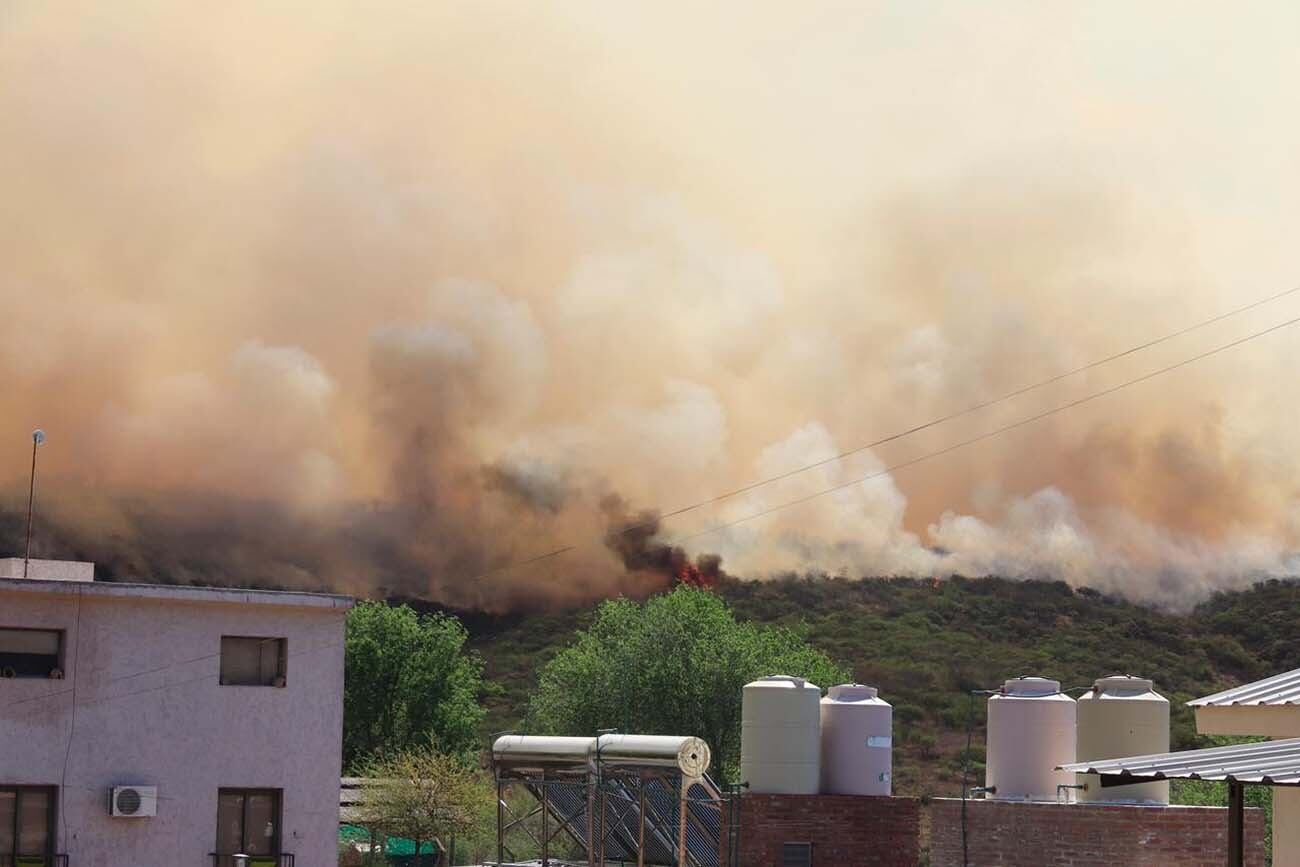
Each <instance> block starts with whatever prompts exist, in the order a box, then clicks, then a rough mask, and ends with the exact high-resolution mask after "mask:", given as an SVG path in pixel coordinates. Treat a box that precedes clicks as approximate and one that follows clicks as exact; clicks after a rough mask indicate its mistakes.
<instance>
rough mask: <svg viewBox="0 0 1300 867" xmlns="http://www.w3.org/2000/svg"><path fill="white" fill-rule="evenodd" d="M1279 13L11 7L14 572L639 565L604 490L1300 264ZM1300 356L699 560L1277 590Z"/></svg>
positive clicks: (1092, 419) (685, 529)
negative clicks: (76, 560)
mask: <svg viewBox="0 0 1300 867" xmlns="http://www.w3.org/2000/svg"><path fill="white" fill-rule="evenodd" d="M1296 33H1300V7H1297V6H1296V4H1294V3H1284V2H1278V3H1245V4H1237V5H1234V7H1233V8H1232V11H1231V14H1225V10H1224V7H1223V6H1222V4H1209V3H1189V2H1178V3H1173V2H1170V3H1156V2H1147V3H1142V4H1131V3H1118V2H1115V3H1107V2H1098V3H1088V4H1079V3H1049V2H1035V3H1002V4H969V3H923V2H910V3H894V4H883V3H865V2H853V3H848V2H843V3H834V2H820V3H819V2H806V3H801V4H789V3H776V2H771V3H761V2H746V3H711V4H698V3H691V4H687V3H670V2H655V3H642V4H630V3H608V2H592V3H578V2H556V3H547V4H538V3H528V2H483V0H477V2H473V3H443V2H418V3H417V2H405V3H395V2H375V3H368V4H356V3H340V2H335V0H316V2H312V3H303V2H280V3H257V4H253V3H236V4H225V5H222V6H221V7H220V8H208V7H204V8H200V7H198V6H194V5H192V4H175V3H162V2H150V3H145V2H130V0H119V2H115V3H112V4H104V3H91V2H86V3H75V2H64V3H46V2H33V0H14V2H10V3H7V4H5V6H4V8H3V10H0V263H2V265H0V376H2V381H3V383H4V385H3V388H0V484H2V485H3V490H4V491H5V492H6V493H5V499H4V502H5V503H7V504H8V508H9V509H10V510H13V509H15V508H18V509H21V507H22V505H23V502H22V501H23V498H24V497H25V494H26V472H27V461H28V458H29V454H28V449H29V439H28V435H29V433H30V430H31V429H32V428H33V427H35V426H37V425H40V426H43V427H44V428H45V429H46V430H47V431H48V432H49V435H50V442H49V444H48V446H46V447H45V449H44V450H43V452H42V457H41V460H42V486H41V494H42V501H41V502H42V507H43V508H42V514H43V521H45V522H46V524H45V525H43V529H44V533H43V535H41V537H40V542H39V544H40V545H41V546H43V547H41V550H42V551H44V552H45V553H49V554H57V555H65V556H71V555H76V556H95V557H98V558H100V559H102V560H106V561H107V562H109V563H111V564H113V569H114V571H115V573H117V574H140V575H144V576H146V577H150V578H169V577H170V578H173V579H175V580H252V578H251V577H250V576H254V577H256V578H258V579H265V580H273V581H277V582H280V583H294V584H304V585H321V584H326V585H329V586H336V587H341V588H344V589H359V588H364V587H366V586H367V585H382V586H384V587H388V588H401V589H405V590H413V591H415V592H421V593H426V594H428V595H431V596H433V597H435V598H439V599H443V600H445V601H449V602H454V603H456V604H470V605H484V606H503V605H511V604H531V603H532V602H535V601H541V600H546V599H553V600H559V601H570V600H579V599H585V598H589V597H591V596H593V595H600V594H603V593H608V592H615V591H618V590H635V589H639V588H644V587H645V586H648V585H647V583H646V582H647V581H648V580H650V579H647V578H645V576H638V575H635V574H633V575H628V574H624V569H623V566H622V564H620V563H618V562H617V561H616V558H615V557H614V556H613V555H612V554H611V553H610V552H608V551H607V550H605V547H604V546H603V545H602V538H603V536H604V534H605V532H606V530H607V528H608V527H609V526H610V525H611V523H613V524H614V525H617V523H618V521H619V520H621V519H623V518H624V517H625V516H626V515H627V514H635V513H637V512H639V511H640V510H643V509H654V508H659V509H661V510H667V509H671V508H673V507H675V506H680V505H683V504H686V503H691V502H694V501H697V500H700V499H705V498H708V497H710V496H712V495H714V494H717V493H720V492H722V491H726V490H730V489H732V488H735V487H737V486H739V485H742V484H745V483H747V482H749V481H752V480H754V479H758V478H762V477H764V476H767V475H771V474H775V473H779V472H782V471H784V470H788V469H790V468H793V467H798V466H801V465H804V464H806V463H809V462H811V461H815V460H818V459H820V458H823V457H826V456H829V455H834V454H836V453H837V452H839V451H841V450H843V449H846V448H851V447H854V446H857V445H859V444H862V443H864V442H869V441H872V440H874V439H876V438H878V437H880V436H883V435H887V434H890V433H893V432H894V431H896V430H898V429H902V428H907V427H909V426H911V425H912V424H915V423H918V422H922V421H925V420H927V419H929V418H932V417H935V416H938V415H943V414H946V413H948V412H950V411H952V410H954V409H960V408H963V407H965V406H969V405H971V404H974V403H978V402H980V401H983V400H987V399H989V398H991V397H995V396H997V395H999V394H1001V393H1003V392H1006V391H1008V390H1011V389H1014V388H1017V387H1019V386H1021V385H1024V384H1027V383H1030V382H1034V381H1036V380H1039V379H1043V378H1046V377H1049V376H1052V375H1055V374H1058V373H1060V372H1063V371H1065V370H1069V369H1071V368H1073V367H1075V366H1077V365H1079V364H1082V363H1086V362H1088V361H1091V360H1093V359H1095V358H1098V357H1102V356H1105V355H1108V354H1109V353H1111V352H1114V351H1117V350H1121V349H1124V348H1126V347H1128V346H1130V345H1132V344H1134V343H1138V342H1141V341H1142V340H1144V339H1147V338H1150V337H1155V336H1159V335H1161V334H1164V333H1167V332H1171V331H1174V330H1177V329H1179V328H1182V327H1185V326H1187V325H1190V324H1193V323H1195V322H1197V321H1199V320H1202V319H1205V318H1208V317H1210V316H1213V315H1216V314H1218V313H1220V312H1222V311H1224V310H1228V309H1231V308H1233V307H1236V306H1240V305H1241V304H1244V303H1247V302H1249V301H1253V300H1255V299H1257V298H1260V297H1264V296H1267V295H1271V294H1273V293H1276V292H1279V291H1282V290H1285V289H1288V288H1291V287H1293V286H1296V285H1300V274H1298V271H1297V269H1296V268H1295V267H1294V264H1293V262H1292V260H1293V259H1294V257H1295V248H1296V245H1295V242H1294V241H1293V237H1294V235H1295V226H1296V225H1297V224H1298V223H1300V160H1297V158H1296V154H1298V153H1300V113H1297V112H1296V111H1295V109H1294V105H1295V98H1296V93H1295V91H1296V87H1297V85H1296V82H1300V53H1298V52H1296V51H1295V47H1294V39H1295V34H1296ZM1294 316H1300V295H1296V296H1291V297H1290V298H1288V299H1285V300H1283V301H1279V302H1276V303H1274V304H1271V305H1268V306H1266V307H1262V308H1260V309H1258V310H1255V311H1253V312H1251V313H1250V314H1247V315H1244V316H1241V317H1239V318H1236V319H1233V320H1231V321H1227V322H1224V323H1220V324H1218V325H1216V326H1214V327H1213V328H1210V329H1206V330H1204V331H1200V332H1197V333H1195V334H1193V335H1189V336H1187V337H1186V338H1183V339H1180V340H1177V341H1173V342H1171V343H1169V344H1166V345H1163V346H1161V347H1159V348H1158V349H1157V350H1154V351H1152V352H1150V353H1147V354H1143V355H1141V356H1137V357H1133V358H1129V359H1126V360H1125V361H1123V362H1121V363H1118V364H1115V365H1112V366H1108V367H1106V368H1103V369H1099V370H1094V371H1092V372H1090V373H1088V374H1087V375H1086V376H1080V377H1077V378H1075V379H1072V380H1070V381H1067V382H1064V383H1061V384H1058V385H1056V386H1054V387H1052V388H1051V389H1047V390H1044V391H1042V392H1036V393H1034V394H1032V395H1027V396H1025V397H1024V398H1021V399H1018V400H1017V401H1014V402H1011V403H1009V404H1006V405H1002V406H999V407H998V408H996V409H995V410H991V411H988V412H984V413H981V414H978V415H975V416H970V417H967V418H964V419H962V420H960V421H959V422H956V423H953V424H949V425H945V426H943V427H941V428H938V429H936V430H932V431H928V432H927V433H926V434H924V435H922V436H919V437H915V438H912V439H908V440H904V441H901V442H898V443H894V444H891V445H890V446H888V447H885V448H882V449H880V450H877V451H875V452H871V453H865V454H861V455H858V456H857V457H856V458H854V459H853V460H850V461H846V462H843V463H841V464H835V465H831V466H828V467H825V468H822V469H819V470H817V471H815V472H811V473H807V474H803V475H800V476H798V477H796V478H793V479H790V480H788V481H785V482H782V483H780V484H777V485H772V486H769V487H765V488H763V489H761V490H758V491H755V492H752V493H750V494H747V495H745V496H742V497H738V498H735V499H733V500H730V501H727V502H726V503H723V504H720V505H718V506H715V507H711V508H709V509H704V510H699V511H696V512H692V513H690V514H689V515H684V516H682V517H681V518H679V519H674V520H673V521H670V522H669V523H668V524H667V525H666V526H665V527H664V528H663V529H662V531H661V533H660V539H661V540H663V541H671V540H673V539H675V538H678V537H680V536H682V535H686V534H690V533H693V532H695V531H698V530H700V529H703V528H707V527H709V526H711V525H713V524H714V523H716V522H721V521H730V520H734V519H737V518H742V517H744V516H746V515H748V514H751V513H753V512H756V511H761V510H763V509H765V508H767V507H770V506H772V505H775V504H779V503H781V502H784V501H786V500H790V499H794V498H797V497H800V496H802V495H804V494H806V493H810V492H813V491H816V490H820V489H821V488H824V487H829V486H831V485H834V484H837V483H839V482H842V481H845V480H848V479H851V478H854V477H856V476H860V475H864V474H866V473H868V472H870V471H871V470H872V469H873V468H876V467H883V466H888V465H892V464H894V463H897V462H900V461H906V460H908V459H910V458H913V457H915V456H917V455H921V454H924V453H926V452H928V451H931V450H935V449H939V448H943V447H944V446H946V445H948V444H950V443H953V442H956V441H959V440H961V439H964V438H967V437H969V436H972V435H975V434H978V433H980V432H983V431H985V430H990V429H993V428H996V427H999V426H1000V425H1003V424H1006V423H1008V422H1011V421H1014V420H1015V419H1018V418H1021V417H1024V416H1026V415H1032V414H1034V413H1036V412H1039V411H1042V410H1043V409H1045V408H1048V407H1051V406H1054V405H1057V404H1060V403H1063V402H1067V401H1069V400H1073V399H1076V398H1078V397H1080V396H1082V395H1086V394H1088V393H1090V392H1092V391H1096V390H1098V389H1102V388H1106V387H1108V386H1110V385H1113V384H1115V383H1118V382H1122V381H1124V380H1126V379H1128V378H1131V377H1133V376H1137V375H1140V374H1142V373H1144V372H1146V371H1147V370H1150V369H1155V368H1158V367H1160V366H1162V365H1164V364H1168V363H1171V362H1173V361H1177V360H1179V359H1181V358H1184V357H1187V356H1189V355H1192V354H1195V353H1197V352H1199V351H1202V350H1204V349H1206V348H1209V347H1212V346H1214V345H1217V344H1219V343H1222V342H1226V341H1228V340H1232V339H1234V338H1236V337H1238V336H1241V335H1243V334H1247V333H1250V332H1251V331H1254V330H1258V329H1260V328H1263V327H1267V326H1268V325H1271V324H1274V323H1276V322H1280V321H1283V320H1286V319H1289V318H1291V317H1294ZM1296 333H1297V332H1295V331H1284V332H1280V333H1277V334H1274V335H1272V336H1269V337H1267V338H1263V339H1261V340H1259V341H1256V342H1254V343H1252V344H1250V345H1249V346H1246V347H1243V348H1241V349H1238V350H1234V351H1232V352H1231V353H1226V354H1224V355H1221V356H1218V357H1216V358H1213V359H1209V360H1207V361H1205V362H1201V363H1199V364H1198V365H1196V366H1194V367H1192V368H1188V369H1185V370H1183V371H1180V372H1178V373H1176V374H1172V375H1169V376H1166V377H1162V378H1160V379H1158V380H1154V381H1151V382H1148V383H1145V384H1143V385H1140V386H1137V387H1135V388H1132V389H1129V390H1127V391H1125V392H1123V393H1122V394H1118V395H1115V396H1112V397H1108V398H1105V399H1103V400H1099V401H1096V402H1093V403H1090V404H1089V405H1087V406H1086V407H1081V408H1079V409H1077V410H1072V411H1070V412H1068V413H1064V414H1061V415H1057V416H1053V417H1052V418H1051V419H1049V420H1046V421H1044V422H1041V423H1038V424H1035V425H1034V426H1032V427H1030V428H1027V429H1023V430H1020V431H1017V432H1014V433H1011V434H1008V435H1004V436H1001V437H998V438H996V439H994V440H991V441H988V442H986V443H983V444H981V445H979V446H977V447H973V448H970V449H965V450H962V451H959V452H955V453H953V454H950V455H947V456H945V457H942V458H939V459H936V460H934V461H930V462H927V463H926V464H924V465H921V466H916V467H912V468H909V469H907V470H905V471H900V472H898V473H896V474H894V475H892V476H886V477H883V478H881V479H878V480H875V481H872V482H869V483H866V484H863V485H861V486H858V487H855V488H850V489H846V490H844V491H841V492H839V493H836V494H834V495H832V496H827V497H823V498H820V499H818V500H816V501H814V502H812V503H810V504H808V505H805V506H800V507H796V508H791V509H787V510H783V511H781V512H779V513H777V514H774V515H772V516H770V517H766V518H763V519H760V520H756V521H751V522H747V523H745V524H743V525H740V526H738V527H735V528H732V529H729V530H727V531H725V532H722V533H716V534H712V535H710V536H706V537H700V538H696V539H693V540H692V541H691V542H690V545H689V547H690V548H691V550H692V551H695V552H697V553H703V552H717V553H720V554H722V555H723V557H724V560H725V563H726V565H727V567H728V568H729V569H730V570H731V571H733V572H736V573H738V574H742V575H749V576H754V577H759V576H762V575H765V574H768V573H771V572H773V571H778V570H783V569H799V570H803V569H824V570H827V571H830V572H837V573H844V574H851V575H862V574H913V575H929V574H946V573H948V572H953V571H959V572H964V573H966V574H985V573H989V572H999V573H1004V574H1011V575H1020V576H1049V577H1060V578H1064V579H1066V580H1069V581H1071V582H1073V583H1078V584H1090V585H1093V586H1097V587H1101V588H1104V589H1107V590H1115V591H1118V592H1123V593H1126V594H1128V595H1130V596H1133V597H1135V598H1143V599H1155V600H1160V601H1166V602H1173V603H1186V602H1188V601H1191V600H1194V599H1196V598H1199V597H1200V596H1202V595H1204V593H1206V592H1207V591H1208V590H1209V589H1211V588H1213V587H1216V586H1235V585H1238V584H1241V583H1244V582H1247V581H1249V580H1252V579H1253V578H1256V577H1258V576H1259V575H1261V574H1288V573H1291V572H1294V571H1296V568H1297V566H1300V561H1298V559H1297V554H1296V552H1297V549H1298V548H1300V474H1297V472H1296V469H1295V465H1296V461H1295V456H1296V454H1297V446H1298V445H1300V432H1298V431H1297V428H1296V425H1295V422H1294V418H1295V411H1294V408H1293V400H1294V398H1293V396H1294V393H1295V389H1294V382H1295V377H1296V373H1297V368H1298V367H1300V363H1298V362H1297V361H1296V353H1295V352H1294V347H1295V346H1296ZM614 496H617V497H618V498H619V504H618V505H614V499H613V498H614ZM14 526H16V525H14V524H13V523H12V521H11V522H10V523H9V524H6V525H3V526H0V530H3V528H4V527H8V528H9V530H8V531H6V532H10V533H11V534H12V530H13V527H14ZM11 538H12V535H11ZM567 544H573V545H575V546H576V548H577V550H575V551H574V552H572V553H570V554H568V555H565V556H564V557H561V558H552V559H551V560H547V561H545V562H544V563H542V564H538V565H535V566H532V567H525V568H521V569H508V570H504V571H499V572H494V573H493V574H492V575H490V576H489V577H487V578H484V579H480V580H471V578H472V577H473V576H475V575H478V574H480V573H481V572H484V571H487V570H490V569H495V568H497V567H500V566H502V565H504V564H507V563H509V562H511V561H513V560H516V559H519V558H525V557H528V556H530V555H532V554H535V553H539V552H543V551H547V550H550V549H552V548H554V547H556V546H557V545H567ZM651 583H653V582H651Z"/></svg>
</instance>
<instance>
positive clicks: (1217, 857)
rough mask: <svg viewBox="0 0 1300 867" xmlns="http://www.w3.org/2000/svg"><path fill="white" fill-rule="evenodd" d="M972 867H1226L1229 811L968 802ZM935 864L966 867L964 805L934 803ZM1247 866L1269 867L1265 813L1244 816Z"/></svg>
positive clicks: (932, 844)
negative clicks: (1117, 866) (1266, 863)
mask: <svg viewBox="0 0 1300 867" xmlns="http://www.w3.org/2000/svg"><path fill="white" fill-rule="evenodd" d="M967 810H968V814H967V840H968V845H969V849H970V864H971V865H974V867H983V865H986V864H993V865H1004V867H1065V865H1070V867H1091V865H1097V867H1101V865H1113V864H1125V865H1133V867H1222V865H1223V864H1224V863H1225V857H1226V854H1227V851H1228V849H1227V846H1228V811H1227V808H1225V807H1139V806H1128V805H1101V804H1049V803H1016V802H1012V801H981V800H976V801H969V802H967ZM930 863H931V865H932V867H953V865H957V867H960V865H961V864H962V851H961V800H960V799H954V798H942V799H938V800H935V801H933V802H931V804H930ZM1246 864H1247V865H1251V867H1264V814H1263V811H1261V810H1258V809H1248V810H1247V811H1246Z"/></svg>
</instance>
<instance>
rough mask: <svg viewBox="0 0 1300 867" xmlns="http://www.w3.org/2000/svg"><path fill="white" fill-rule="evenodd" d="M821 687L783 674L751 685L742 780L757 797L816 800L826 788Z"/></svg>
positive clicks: (744, 713) (745, 697)
mask: <svg viewBox="0 0 1300 867" xmlns="http://www.w3.org/2000/svg"><path fill="white" fill-rule="evenodd" d="M821 696H822V691H821V688H820V687H818V686H817V685H816V684H812V683H809V682H808V681H806V680H804V679H803V678H801V677H786V676H784V675H777V676H774V677H764V678H760V679H759V680H756V681H754V682H753V683H749V684H746V685H745V689H744V692H743V694H742V700H741V712H740V778H741V779H742V780H743V781H744V782H747V783H749V791H751V792H753V793H755V794H772V795H815V794H817V792H818V790H819V789H820V787H821V753H822V743H821V707H820V703H821Z"/></svg>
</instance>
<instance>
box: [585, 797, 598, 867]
mask: <svg viewBox="0 0 1300 867" xmlns="http://www.w3.org/2000/svg"><path fill="white" fill-rule="evenodd" d="M587 864H588V867H597V862H596V777H595V776H589V777H588V778H587Z"/></svg>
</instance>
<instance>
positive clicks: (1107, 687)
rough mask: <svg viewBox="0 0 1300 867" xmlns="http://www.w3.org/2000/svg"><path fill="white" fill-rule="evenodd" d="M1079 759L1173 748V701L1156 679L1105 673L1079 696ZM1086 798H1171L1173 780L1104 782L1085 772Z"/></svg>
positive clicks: (1082, 796) (1082, 781)
mask: <svg viewBox="0 0 1300 867" xmlns="http://www.w3.org/2000/svg"><path fill="white" fill-rule="evenodd" d="M1076 743H1077V745H1078V746H1077V749H1076V750H1075V753H1076V758H1075V761H1079V762H1086V761H1091V760H1093V759H1122V758H1125V757H1127V756H1148V755H1151V754H1152V753H1167V752H1169V701H1168V699H1166V698H1165V697H1164V696H1162V695H1160V694H1159V693H1157V692H1156V691H1155V690H1154V689H1152V688H1151V681H1149V680H1144V679H1143V678H1140V677H1132V676H1130V675H1113V676H1111V677H1103V678H1100V679H1099V680H1098V681H1097V682H1096V683H1094V684H1093V686H1092V691H1091V692H1086V693H1084V694H1083V696H1081V697H1080V698H1079V732H1078V740H1077V741H1076ZM1078 783H1079V784H1080V785H1085V786H1087V787H1088V788H1086V789H1082V790H1080V791H1079V792H1078V799H1079V800H1081V801H1108V802H1123V803H1140V804H1168V803H1169V783H1168V782H1165V781H1160V782H1154V783H1136V784H1134V785H1131V786H1112V787H1108V788H1102V786H1101V778H1100V777H1098V776H1096V775H1095V774H1079V775H1078Z"/></svg>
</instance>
